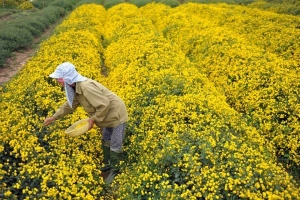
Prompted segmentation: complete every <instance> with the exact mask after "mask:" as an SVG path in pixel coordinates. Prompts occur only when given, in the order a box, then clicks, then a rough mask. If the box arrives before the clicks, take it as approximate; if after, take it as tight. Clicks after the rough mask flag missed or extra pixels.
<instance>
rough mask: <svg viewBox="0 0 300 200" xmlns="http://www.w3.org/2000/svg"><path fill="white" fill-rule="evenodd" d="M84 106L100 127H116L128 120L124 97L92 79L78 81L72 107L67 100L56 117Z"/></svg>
mask: <svg viewBox="0 0 300 200" xmlns="http://www.w3.org/2000/svg"><path fill="white" fill-rule="evenodd" d="M79 105H81V106H83V108H84V110H85V111H86V112H87V113H88V115H89V117H90V118H92V119H93V120H94V122H95V124H96V125H97V126H98V127H101V128H102V127H115V126H117V125H119V124H122V123H124V122H126V121H127V120H128V113H127V110H126V106H125V104H124V102H123V101H122V99H121V98H120V97H119V96H117V95H116V94H114V93H113V92H112V91H110V90H109V89H107V88H106V87H105V86H103V85H102V84H100V83H98V82H97V81H94V80H92V79H87V80H85V81H82V82H77V83H76V86H75V97H74V100H73V104H72V108H71V107H70V106H69V104H68V102H65V103H64V104H63V105H62V106H60V108H59V109H58V110H57V111H56V113H55V114H54V115H53V117H55V119H58V118H61V117H63V116H65V115H67V114H70V113H72V112H73V111H74V110H75V109H76V108H77V107H78V106H79Z"/></svg>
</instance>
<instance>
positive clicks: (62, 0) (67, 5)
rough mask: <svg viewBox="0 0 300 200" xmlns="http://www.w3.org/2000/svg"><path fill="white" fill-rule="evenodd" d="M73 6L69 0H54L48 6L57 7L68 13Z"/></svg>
mask: <svg viewBox="0 0 300 200" xmlns="http://www.w3.org/2000/svg"><path fill="white" fill-rule="evenodd" d="M73 5H74V4H73V3H72V2H71V1H70V0H68V1H66V0H56V1H53V2H51V3H50V4H49V6H59V7H62V8H64V9H65V10H69V11H71V10H73Z"/></svg>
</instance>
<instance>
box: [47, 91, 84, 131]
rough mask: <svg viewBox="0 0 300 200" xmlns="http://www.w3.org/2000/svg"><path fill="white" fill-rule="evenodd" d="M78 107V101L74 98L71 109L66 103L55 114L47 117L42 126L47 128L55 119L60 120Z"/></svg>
mask: <svg viewBox="0 0 300 200" xmlns="http://www.w3.org/2000/svg"><path fill="white" fill-rule="evenodd" d="M78 106H79V101H78V100H77V98H76V97H74V100H73V105H72V108H71V107H70V106H69V103H68V102H67V101H66V102H65V103H64V104H63V105H61V106H60V107H59V108H58V110H57V111H56V112H55V114H54V115H53V116H52V117H48V118H46V119H45V121H44V126H48V125H49V124H51V123H52V122H54V121H55V120H56V119H59V118H62V117H64V116H66V115H67V114H70V113H72V112H73V111H74V110H75V109H76V108H77V107H78Z"/></svg>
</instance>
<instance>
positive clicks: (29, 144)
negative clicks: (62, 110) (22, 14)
mask: <svg viewBox="0 0 300 200" xmlns="http://www.w3.org/2000/svg"><path fill="white" fill-rule="evenodd" d="M299 24H300V18H299V17H297V16H291V15H283V14H281V15H280V14H275V13H272V12H266V11H261V10H258V9H251V8H247V7H244V6H234V5H226V4H211V5H208V4H194V3H187V4H182V5H180V6H178V7H176V8H171V7H169V6H166V5H164V4H159V3H151V4H147V5H145V6H143V7H140V8H138V7H136V6H135V5H133V4H129V3H122V4H119V5H117V6H114V7H112V8H110V9H107V10H106V9H104V7H103V6H101V5H96V4H89V5H83V6H80V7H78V8H77V9H76V10H74V11H73V12H72V13H71V14H70V15H69V16H68V17H67V18H66V19H65V20H64V21H63V22H62V23H61V24H60V25H59V26H57V27H56V30H55V33H54V34H53V35H52V36H51V37H50V38H49V39H48V40H46V41H44V42H43V43H42V44H41V45H40V48H39V50H38V52H37V53H36V55H35V56H34V57H32V58H31V59H30V60H29V61H28V62H27V64H26V66H25V67H24V69H23V70H22V71H21V72H20V73H19V74H18V75H17V76H16V77H15V78H13V79H12V80H11V81H10V82H9V83H7V84H6V85H4V86H3V87H0V131H1V133H0V144H1V145H0V160H1V162H0V180H1V181H0V198H1V199H124V200H127V199H128V200H132V199H149V200H150V199H191V200H193V199H195V200H196V199H278V200H279V199H299V194H300V189H299V184H298V183H299V182H297V181H296V180H297V176H299V173H295V171H297V170H299V165H300V157H299V149H300V147H299V144H300V141H299V140H300V139H299V131H300V130H299V128H300V126H299V123H300V77H299V76H300V75H299V69H300V68H299V67H300V66H299V63H300V29H299ZM64 61H70V62H72V63H74V65H75V66H76V67H77V70H78V71H79V72H80V73H81V74H82V75H84V76H86V77H89V78H93V79H95V80H97V81H99V82H101V83H102V84H103V85H105V86H107V87H108V88H110V89H111V90H112V91H114V92H115V93H117V94H118V95H119V96H120V97H121V98H122V99H123V100H124V101H125V103H126V105H127V108H128V112H129V116H130V119H129V121H128V126H127V131H126V141H125V144H124V149H125V151H126V155H127V158H126V161H125V162H123V163H121V169H122V173H121V174H119V175H118V176H117V177H116V178H115V180H114V182H113V184H112V185H110V186H107V185H105V183H104V181H103V180H102V177H101V171H100V167H101V162H102V158H103V157H102V150H101V134H100V133H98V130H97V129H96V128H93V129H92V130H91V131H89V132H88V133H86V134H84V135H82V136H80V137H76V138H72V137H70V136H68V135H66V134H65V133H64V130H65V129H66V128H67V127H68V126H70V125H71V124H72V123H73V122H75V121H77V120H79V119H82V118H85V117H86V115H85V112H84V111H83V110H82V109H78V110H76V112H75V113H73V114H72V115H69V116H67V117H65V118H64V119H61V120H57V121H56V122H55V123H54V124H52V125H51V126H49V127H43V120H44V119H45V117H47V116H51V115H52V114H53V113H54V112H55V109H57V108H58V106H59V105H60V104H61V103H62V102H64V101H65V96H64V92H63V91H62V90H61V89H60V88H59V86H58V85H57V83H56V82H55V81H53V80H52V79H51V78H49V77H48V76H49V74H50V73H52V72H53V71H54V69H55V68H56V66H57V65H59V64H60V63H62V62H64ZM293 174H294V176H293ZM295 174H296V175H295Z"/></svg>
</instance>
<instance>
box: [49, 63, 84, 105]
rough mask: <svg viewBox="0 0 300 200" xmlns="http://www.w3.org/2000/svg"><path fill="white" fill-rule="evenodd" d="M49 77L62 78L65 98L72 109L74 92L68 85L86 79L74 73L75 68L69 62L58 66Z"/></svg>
mask: <svg viewBox="0 0 300 200" xmlns="http://www.w3.org/2000/svg"><path fill="white" fill-rule="evenodd" d="M49 76H50V77H51V78H62V79H63V80H64V82H65V92H66V97H67V100H68V103H69V105H70V107H71V108H72V104H73V100H74V96H75V91H74V89H73V88H72V87H71V86H70V85H72V84H73V83H76V82H82V81H85V80H86V79H87V78H86V77H84V76H82V75H80V74H79V73H78V72H77V71H76V69H75V66H74V65H73V64H72V63H70V62H64V63H62V64H60V65H58V66H57V68H56V69H55V71H54V72H53V73H52V74H50V75H49Z"/></svg>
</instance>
